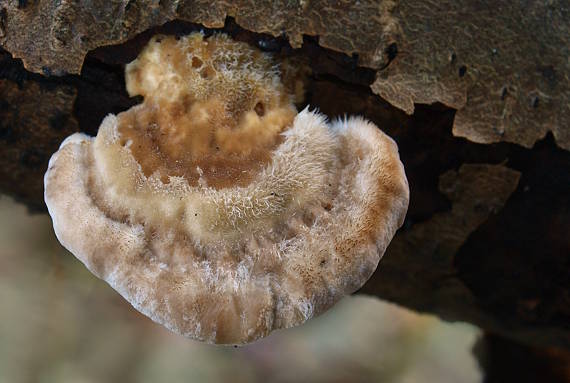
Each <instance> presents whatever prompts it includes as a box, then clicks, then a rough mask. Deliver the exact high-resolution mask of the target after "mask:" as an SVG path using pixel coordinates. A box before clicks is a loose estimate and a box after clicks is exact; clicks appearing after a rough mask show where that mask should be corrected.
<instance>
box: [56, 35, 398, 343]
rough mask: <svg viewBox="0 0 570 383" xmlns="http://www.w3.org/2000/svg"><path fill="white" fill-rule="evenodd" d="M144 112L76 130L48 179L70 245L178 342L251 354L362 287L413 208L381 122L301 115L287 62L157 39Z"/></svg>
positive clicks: (139, 86) (221, 38) (218, 42)
mask: <svg viewBox="0 0 570 383" xmlns="http://www.w3.org/2000/svg"><path fill="white" fill-rule="evenodd" d="M126 81H127V90H128V92H129V93H130V94H131V95H142V96H143V97H144V102H143V103H142V104H140V105H137V106H135V107H133V108H131V109H129V110H128V111H126V112H123V113H120V114H119V115H117V116H114V115H109V116H107V117H106V118H105V119H104V120H103V122H102V124H101V126H100V128H99V132H98V134H97V136H96V137H89V136H86V135H83V134H74V135H72V136H70V137H68V138H67V139H66V140H65V141H64V142H63V143H62V144H61V147H60V149H59V151H58V152H56V153H55V154H54V155H53V156H52V158H51V160H50V164H49V168H48V171H47V173H46V175H45V201H46V204H47V206H48V209H49V212H50V215H51V217H52V219H53V224H54V229H55V232H56V235H57V237H58V239H59V241H60V242H61V243H62V244H63V245H64V246H65V247H66V248H67V249H68V250H69V251H71V252H72V253H73V254H74V255H75V256H76V257H77V258H78V259H80V260H81V261H82V262H83V263H84V264H85V265H86V266H87V267H88V268H89V270H91V272H93V273H94V274H95V275H97V276H98V277H100V278H102V279H104V280H105V281H107V282H108V283H109V284H110V285H111V286H112V287H113V288H114V289H116V290H117V291H118V292H119V293H120V294H121V295H122V296H123V297H125V299H127V300H128V301H129V302H130V303H131V304H132V305H133V306H134V307H135V308H136V309H137V310H139V311H141V312H142V313H144V314H145V315H147V316H149V317H150V318H152V319H153V320H154V321H156V322H158V323H161V324H163V325H164V326H166V327H167V328H169V329H171V330H172V331H174V332H176V333H179V334H182V335H185V336H188V337H191V338H194V339H198V340H201V341H206V342H210V343H223V344H241V343H247V342H251V341H254V340H256V339H259V338H261V337H264V336H266V335H268V334H269V333H270V332H271V331H272V330H275V329H279V328H286V327H291V326H295V325H298V324H301V323H303V322H305V321H306V320H308V319H310V318H311V317H313V316H315V315H318V314H319V313H322V312H323V311H325V310H326V309H328V308H329V307H331V306H332V305H333V304H334V303H335V302H337V301H338V300H339V299H340V298H342V297H343V296H345V295H347V294H350V293H352V292H354V291H355V290H357V289H359V288H360V287H361V286H362V285H363V284H364V282H366V280H367V279H368V278H369V277H370V276H371V274H372V273H373V272H374V270H375V269H376V266H377V265H378V261H379V260H380V257H381V256H382V255H383V253H384V251H385V249H386V247H387V245H388V243H389V242H390V240H391V239H392V237H393V235H394V233H395V231H396V230H397V228H398V227H400V226H401V224H402V222H403V220H404V216H405V213H406V210H407V207H408V200H409V190H408V183H407V180H406V177H405V173H404V169H403V166H402V163H401V162H400V159H399V156H398V149H397V146H396V144H395V143H394V141H392V140H391V139H390V138H389V137H388V136H386V135H385V134H384V133H382V132H381V131H380V130H379V129H378V128H377V127H376V126H375V125H374V124H372V123H370V122H368V121H366V120H364V119H362V118H360V117H351V118H348V119H344V120H339V121H335V122H332V123H330V122H328V121H327V120H326V118H325V117H324V116H322V115H320V114H318V113H315V112H312V111H310V110H309V109H308V108H306V109H305V110H303V111H301V112H299V113H297V111H296V110H295V108H294V106H293V104H292V96H291V95H290V94H289V92H288V91H287V90H286V89H285V87H284V85H283V84H282V80H281V72H280V67H279V65H278V63H276V62H275V61H274V60H273V59H272V57H271V56H268V55H267V54H265V53H261V52H259V51H257V50H254V49H253V48H251V47H250V46H248V45H247V44H245V43H239V42H234V41H232V40H231V39H230V38H228V37H227V36H225V35H220V34H218V35H213V36H212V37H209V38H204V36H203V35H201V34H192V35H189V36H185V37H181V38H179V39H175V38H173V37H166V36H157V37H154V38H153V39H152V40H151V41H150V42H149V43H148V45H147V47H146V48H145V49H144V50H143V51H142V52H141V54H140V55H139V57H138V58H137V59H136V60H135V61H133V62H132V63H130V64H129V65H128V66H127V68H126Z"/></svg>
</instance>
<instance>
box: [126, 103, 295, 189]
mask: <svg viewBox="0 0 570 383" xmlns="http://www.w3.org/2000/svg"><path fill="white" fill-rule="evenodd" d="M263 108H264V106H263V104H262V103H257V104H256V105H255V107H254V111H253V113H255V117H252V116H251V115H249V116H248V114H247V113H243V114H242V116H241V118H238V121H239V123H237V124H236V122H235V120H233V118H232V116H231V114H228V113H227V112H226V111H225V108H224V105H223V103H222V102H221V101H218V100H215V99H214V100H208V101H206V102H196V103H192V102H191V100H190V99H188V98H187V99H186V100H184V101H181V102H176V103H163V104H162V105H160V104H159V103H152V102H145V103H144V104H142V105H139V106H137V107H135V108H132V109H130V110H129V111H126V112H124V113H121V114H119V116H118V119H119V133H120V136H121V140H120V143H121V145H123V146H128V147H129V149H130V151H131V153H132V155H133V156H134V158H135V160H136V161H137V162H138V163H139V164H140V165H141V167H142V171H143V172H144V174H145V176H147V177H148V176H150V175H152V174H153V173H155V172H157V171H158V172H159V173H160V178H161V180H162V182H164V183H168V182H169V176H179V177H184V178H185V179H186V180H187V181H188V184H189V185H191V186H197V185H199V184H200V182H199V179H200V177H202V180H203V181H205V183H206V185H207V186H211V187H213V188H216V189H221V188H225V187H230V186H245V185H247V184H249V183H250V182H251V180H252V179H253V178H254V177H255V176H256V175H257V174H258V172H259V171H260V170H261V169H262V168H263V167H264V166H265V165H266V164H267V163H268V162H269V161H270V159H271V151H272V150H273V149H275V147H276V146H278V145H279V144H280V143H281V142H282V136H281V135H279V134H273V133H271V132H268V133H267V134H269V136H268V137H261V138H259V137H260V136H261V135H263V132H262V131H259V130H260V127H262V125H263V123H262V122H263V117H264V116H263V115H261V116H260V114H263V113H264V112H265V111H264V109H263ZM248 117H249V118H248ZM293 117H294V111H293V110H289V109H288V108H287V109H284V110H281V111H279V113H273V115H272V116H266V118H269V119H271V120H272V121H270V122H268V123H279V125H281V126H283V127H286V126H290V124H291V123H292V120H293ZM251 119H254V120H255V119H259V120H258V121H257V125H260V127H253V128H251V125H252V123H251V122H250V121H249V120H251ZM236 125H237V126H236Z"/></svg>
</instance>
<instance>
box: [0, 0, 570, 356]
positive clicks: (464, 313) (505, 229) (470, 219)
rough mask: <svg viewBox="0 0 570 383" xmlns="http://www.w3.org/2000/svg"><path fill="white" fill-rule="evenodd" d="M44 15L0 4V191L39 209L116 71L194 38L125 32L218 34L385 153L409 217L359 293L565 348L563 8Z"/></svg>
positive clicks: (34, 7)
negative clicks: (387, 140)
mask: <svg viewBox="0 0 570 383" xmlns="http://www.w3.org/2000/svg"><path fill="white" fill-rule="evenodd" d="M55 4H56V2H48V1H4V2H0V43H1V44H2V46H3V47H4V49H5V50H4V51H1V53H0V177H1V179H2V181H1V182H0V191H1V192H3V193H7V194H11V195H13V196H15V197H16V198H17V199H19V200H20V201H22V202H24V203H26V204H27V205H28V206H29V207H30V208H31V209H33V210H36V211H41V210H43V209H45V208H44V205H43V190H42V176H43V173H44V171H45V169H46V167H47V160H48V159H49V156H50V155H51V154H52V153H53V152H54V151H55V150H56V149H57V147H58V145H59V143H60V142H61V140H62V139H63V138H65V137H66V136H67V135H69V134H70V133H71V132H74V131H84V132H87V133H89V134H95V133H96V131H97V127H98V126H99V124H100V122H101V120H102V118H103V117H104V116H105V115H106V114H107V113H117V112H120V111H122V110H125V109H127V108H129V107H130V106H132V105H134V104H136V103H138V102H139V100H137V99H130V98H128V96H127V95H126V93H125V90H124V78H123V65H124V64H125V63H127V62H129V61H130V60H132V59H133V58H134V57H136V54H137V53H138V52H139V50H140V48H141V47H142V46H143V45H144V44H145V42H146V41H147V40H148V38H149V37H150V36H152V34H154V33H156V32H158V31H160V32H163V33H164V32H165V33H175V34H183V33H188V32H190V31H193V30H198V29H200V28H202V26H201V25H198V24H188V23H183V22H172V23H168V24H166V25H164V26H163V27H161V28H152V29H150V30H148V31H146V32H144V33H142V34H139V35H136V34H137V33H139V32H142V31H143V30H146V29H148V28H151V27H153V26H156V25H159V24H163V23H164V22H166V21H168V20H172V19H183V20H189V21H192V22H200V23H202V24H203V25H205V26H207V27H223V31H225V32H226V33H229V34H231V35H232V36H233V37H234V38H236V39H238V40H242V41H247V42H249V43H251V44H253V45H256V46H258V47H260V48H262V49H264V50H268V51H271V52H274V53H275V54H276V55H277V56H280V57H293V58H294V59H296V60H300V61H304V62H306V63H308V65H309V66H310V69H311V72H312V73H311V74H310V75H309V76H308V78H307V81H306V84H305V85H306V89H307V94H306V99H305V103H304V104H310V105H313V106H317V107H319V108H320V110H321V111H322V112H323V113H326V114H327V115H329V116H330V117H335V116H342V115H344V114H345V113H347V114H362V115H364V116H366V117H367V118H369V119H371V120H372V121H373V122H374V123H376V124H377V125H379V126H380V127H381V128H382V129H383V130H384V131H386V132H387V133H388V134H389V135H391V136H392V137H394V139H395V140H396V141H397V143H398V145H399V147H400V154H401V157H402V160H403V162H404V165H405V167H406V172H407V175H408V179H409V183H410V189H411V202H410V209H409V212H408V216H407V220H406V223H405V225H404V228H403V229H402V230H400V232H399V233H398V234H397V235H396V237H395V239H394V241H393V243H392V245H391V246H390V247H389V249H388V252H387V254H386V256H385V258H384V259H383V260H382V261H381V263H380V266H379V269H378V271H377V273H376V274H375V275H374V276H373V278H372V279H371V280H370V281H369V282H368V283H367V284H366V285H365V287H364V288H363V292H365V293H369V294H376V295H378V296H379V297H381V298H385V299H389V300H392V301H394V302H397V303H400V304H402V305H405V306H408V307H411V308H414V309H417V310H421V311H426V312H434V313H437V314H439V315H441V316H443V317H445V318H447V319H451V320H465V321H470V322H472V323H475V324H478V325H480V326H482V327H483V328H485V329H487V330H490V331H493V332H494V333H498V334H501V336H504V337H508V338H510V339H516V340H519V341H522V342H525V343H528V344H533V345H539V346H557V347H562V348H570V329H569V328H568V323H570V288H569V286H568V281H569V280H570V260H569V254H570V241H569V240H568V235H567V234H568V233H567V231H568V227H570V201H569V199H568V195H569V191H570V188H569V185H570V171H569V169H570V152H568V151H566V150H564V149H560V148H558V147H557V145H558V146H560V147H562V148H565V149H570V138H569V135H568V132H569V129H568V126H569V121H568V116H569V115H570V112H569V110H568V105H569V102H568V100H569V92H570V90H569V89H570V86H569V84H568V77H569V76H568V72H569V71H568V69H569V68H568V66H569V65H570V64H569V62H568V60H567V57H568V35H569V34H568V20H569V19H570V17H568V16H569V15H568V9H567V8H565V7H564V6H563V4H562V2H557V1H551V2H548V3H547V4H546V5H545V4H543V3H542V2H541V3H539V2H536V3H535V2H531V3H530V4H527V3H525V4H526V5H523V3H522V2H521V3H514V2H504V4H499V5H497V3H496V2H487V1H466V0H464V1H460V2H447V1H446V2H437V3H434V4H429V5H428V4H427V3H425V2H422V4H424V5H422V6H421V7H420V6H418V4H420V2H406V4H399V3H397V2H381V3H380V4H379V5H378V4H377V2H367V1H362V2H360V6H359V7H356V6H353V5H347V4H344V3H342V2H339V3H338V4H340V5H336V4H337V3H336V2H335V3H334V4H335V5H330V6H329V5H327V4H326V3H325V2H312V1H303V2H300V3H299V4H297V3H294V4H293V3H292V2H288V4H293V5H290V6H281V5H280V3H279V2H271V5H263V4H261V2H256V4H257V5H256V6H255V8H253V7H254V6H253V2H251V3H248V2H235V3H231V4H230V3H229V2H228V3H224V2H208V4H209V5H208V6H207V7H202V6H200V2H183V1H181V2H177V3H176V4H178V5H176V6H175V5H172V4H171V3H169V2H167V1H163V2H152V4H151V2H134V1H130V2H126V1H125V2H97V1H95V2H91V3H90V4H92V8H89V9H80V8H79V6H78V5H76V3H75V2H73V3H72V2H66V1H62V2H59V3H58V4H59V5H57V6H56V5H55ZM268 4H269V3H268ZM331 4H332V3H331ZM374 4H376V5H374ZM414 4H415V6H414ZM488 6H490V7H491V9H490V10H487V7H488ZM499 8H500V9H499ZM227 15H231V16H234V17H235V21H233V20H232V19H227V20H226V16H227ZM247 15H250V16H247ZM224 22H225V24H224ZM244 28H245V29H244ZM250 31H254V32H264V33H268V34H256V33H252V32H250ZM205 33H211V30H208V29H205ZM271 35H273V36H279V37H276V38H274V37H272V36H271ZM310 36H318V37H310ZM127 40H128V42H126V43H125V44H122V45H115V46H108V47H103V46H104V45H108V44H117V43H120V42H125V41H127ZM95 48H97V49H95ZM325 48H330V49H325ZM87 52H89V54H87ZM86 54H87V56H86ZM12 55H13V56H14V57H21V58H22V59H23V64H22V62H21V61H20V60H18V59H13V58H12V57H11V56H12ZM349 55H350V56H349ZM24 66H25V67H26V68H27V69H28V70H29V71H27V70H26V69H24ZM361 66H366V67H367V68H364V67H361ZM33 72H39V73H43V74H36V73H33ZM79 72H80V73H79ZM66 73H68V74H66ZM50 74H52V75H53V74H56V75H59V77H56V76H49V75H50ZM378 94H379V95H381V96H382V97H383V98H385V99H386V100H387V101H388V102H386V101H384V100H382V98H380V97H379V96H378ZM436 101H438V102H440V103H436V104H434V105H431V106H426V105H415V106H414V103H418V102H419V103H432V102H436ZM304 104H303V105H304ZM442 104H445V105H447V107H446V106H445V105H442ZM303 105H300V106H303ZM394 106H396V107H397V108H396V107H394ZM450 107H452V108H455V109H456V110H455V109H451V108H450ZM398 108H399V109H398ZM402 110H405V111H406V112H408V113H411V112H413V114H411V115H409V114H407V113H405V112H404V111H402ZM548 131H552V132H553V134H547V132H548ZM454 134H455V135H456V136H457V135H458V136H463V137H467V138H468V139H469V140H472V141H476V142H480V143H474V142H470V141H467V140H466V139H464V138H458V137H454ZM545 134H547V135H546V138H543V137H544V136H545ZM537 139H540V141H539V142H537V143H536V144H534V146H533V143H535V141H536V140H537ZM498 141H506V142H502V143H495V144H481V143H490V142H498ZM507 142H515V143H517V144H520V145H522V146H519V145H515V144H512V143H507ZM523 146H524V147H523ZM531 146H532V148H531Z"/></svg>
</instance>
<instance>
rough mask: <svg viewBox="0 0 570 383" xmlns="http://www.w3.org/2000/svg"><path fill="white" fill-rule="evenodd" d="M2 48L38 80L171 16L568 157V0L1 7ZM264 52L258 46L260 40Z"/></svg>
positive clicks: (487, 132)
mask: <svg viewBox="0 0 570 383" xmlns="http://www.w3.org/2000/svg"><path fill="white" fill-rule="evenodd" d="M0 4H1V5H0V44H2V45H3V46H4V47H5V48H6V49H7V50H8V51H9V52H11V53H12V54H13V55H14V57H19V58H22V59H23V62H24V65H25V67H26V68H27V69H28V70H31V71H33V72H37V73H44V74H46V75H49V74H56V75H60V74H64V73H79V72H80V70H81V67H82V64H83V61H84V57H85V55H86V54H87V52H88V51H90V50H92V49H94V48H97V47H100V46H105V45H110V44H117V43H121V42H124V41H126V40H128V39H129V38H132V37H134V36H135V35H136V34H137V33H140V32H142V31H144V30H146V29H148V28H151V27H154V26H158V25H161V24H164V23H166V22H168V21H171V20H184V21H188V22H193V23H201V24H203V25H204V26H206V27H210V28H221V27H223V26H224V23H225V20H226V18H227V17H228V16H231V17H234V18H235V20H236V22H237V24H238V25H240V26H241V27H243V28H245V29H248V30H250V31H254V32H258V33H267V34H270V35H272V36H275V37H277V36H283V37H284V38H285V39H287V40H288V41H289V42H290V44H291V46H292V47H293V48H300V47H301V46H302V44H303V36H318V41H319V45H320V46H322V47H324V48H330V49H332V50H335V51H338V52H343V53H345V54H348V55H352V57H354V58H355V60H357V61H358V64H359V65H362V66H366V67H369V68H372V69H375V70H377V73H376V81H375V82H374V83H373V84H371V88H372V90H373V92H374V93H376V94H378V95H380V96H381V97H383V98H384V99H385V100H387V101H388V102H390V103H391V104H392V105H394V106H396V107H398V108H400V109H402V110H404V111H406V113H409V114H411V113H412V112H413V111H414V103H426V104H429V103H433V102H441V103H443V104H445V105H447V106H449V107H452V108H455V109H457V110H458V112H457V115H456V117H455V122H454V125H453V133H454V134H455V135H457V136H461V137H466V138H468V139H469V140H472V141H474V142H481V143H491V142H500V141H507V142H514V143H518V144H520V145H523V146H525V147H532V145H533V144H534V142H536V141H537V140H538V139H540V138H542V137H544V135H545V134H546V133H547V132H549V131H552V132H553V134H554V137H555V139H556V142H557V143H558V145H560V146H561V147H563V148H565V149H567V150H568V149H570V130H569V129H568V126H569V125H570V120H569V117H568V116H569V115H570V106H569V105H570V104H569V102H568V101H569V99H570V87H569V81H570V80H569V72H570V62H569V61H568V54H569V48H568V47H569V42H570V39H569V36H570V27H569V24H570V22H569V21H568V20H570V9H569V8H568V6H567V4H566V2H565V1H563V0H559V1H557V0H553V1H548V2H542V1H531V2H528V1H499V2H497V1H492V0H461V1H455V0H446V1H402V2H400V1H393V0H383V1H380V2H379V1H377V0H365V1H359V2H358V3H353V2H337V1H334V2H333V1H326V0H320V1H315V0H302V1H298V2H297V1H285V0H281V1H248V0H240V1H204V0H195V1H191V0H187V1H155V0H142V1H131V0H124V1H92V2H89V3H88V5H87V4H84V3H81V2H72V1H60V2H54V1H43V0H38V1H7V0H5V1H3V2H2V3H0ZM259 43H260V45H262V44H261V43H262V41H259Z"/></svg>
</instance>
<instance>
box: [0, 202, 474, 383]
mask: <svg viewBox="0 0 570 383" xmlns="http://www.w3.org/2000/svg"><path fill="white" fill-rule="evenodd" d="M379 267H380V269H381V268H382V263H380V266H379ZM380 272H381V271H380ZM479 336H480V331H479V330H478V329H477V328H475V327H473V326H471V325H468V324H463V323H453V324H451V323H445V322H442V321H440V320H438V319H437V318H435V317H433V316H428V315H418V314H415V313H413V312H411V311H409V310H406V309H403V308H400V307H398V306H395V305H392V304H389V303H385V302H383V301H381V300H379V299H377V298H375V297H366V296H362V295H358V296H352V297H348V298H345V299H344V300H343V301H341V302H340V303H339V304H338V305H337V306H335V307H334V308H333V309H332V310H330V311H328V312H327V313H326V314H324V315H322V316H321V317H319V318H316V319H313V320H311V321H309V322H308V323H307V324H305V325H303V326H300V327H298V328H294V329H288V330H281V331H277V332H275V333H274V334H273V335H271V336H269V337H268V338H266V339H263V340H261V341H259V342H256V343H254V344H251V345H247V346H244V347H240V348H233V347H223V346H211V345H205V344H201V343H198V342H195V341H192V340H189V339H185V338H183V337H180V336H177V335H174V334H172V333H170V332H169V331H168V330H166V329H164V328H163V327H161V326H159V325H156V324H154V323H153V322H152V321H151V320H149V319H147V318H146V317H144V316H143V315H142V314H139V313H138V312H137V311H136V310H134V309H133V308H132V307H131V306H130V305H129V303H127V302H126V301H125V300H123V299H122V298H121V297H120V296H119V295H118V294H117V293H116V292H115V291H114V290H112V289H111V288H110V287H109V286H108V285H107V284H106V283H105V282H103V281H101V280H99V279H97V278H96V277H94V276H93V275H91V274H90V273H89V272H88V271H87V269H85V268H84V267H83V265H82V264H81V263H80V262H79V261H78V260H76V259H75V258H74V257H73V255H71V254H70V253H68V252H67V251H66V250H65V249H64V248H63V247H61V246H60V245H59V243H58V242H57V239H56V238H55V235H54V233H53V230H52V227H51V221H50V219H49V216H48V215H47V214H42V215H29V214H28V213H27V211H26V209H25V207H23V206H20V205H18V204H17V203H15V202H14V201H12V200H11V199H9V198H7V197H3V196H0V382H2V383H3V382H10V383H11V382H58V383H59V382H74V383H75V382H77V383H82V382H442V383H445V382H480V381H482V375H481V372H480V370H479V366H478V364H477V362H476V360H475V358H474V357H473V355H472V348H473V345H474V344H475V342H476V340H477V338H478V337H479Z"/></svg>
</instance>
